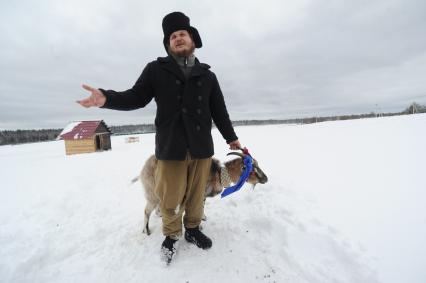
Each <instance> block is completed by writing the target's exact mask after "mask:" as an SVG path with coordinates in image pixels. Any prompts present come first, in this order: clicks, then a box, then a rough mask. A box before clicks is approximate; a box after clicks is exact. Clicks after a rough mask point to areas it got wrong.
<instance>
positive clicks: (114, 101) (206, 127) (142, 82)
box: [100, 56, 238, 160]
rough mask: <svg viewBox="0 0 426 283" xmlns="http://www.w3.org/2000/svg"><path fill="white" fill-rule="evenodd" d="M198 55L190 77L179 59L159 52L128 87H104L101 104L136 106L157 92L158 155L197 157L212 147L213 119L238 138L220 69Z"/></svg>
mask: <svg viewBox="0 0 426 283" xmlns="http://www.w3.org/2000/svg"><path fill="white" fill-rule="evenodd" d="M209 69H210V66H209V65H207V64H203V63H200V62H199V61H198V60H196V63H195V65H194V66H193V67H192V71H191V74H190V76H189V78H188V79H185V76H184V74H183V72H182V70H181V69H180V68H179V66H178V64H177V63H176V61H175V60H174V59H173V58H172V57H170V56H168V57H160V58H158V59H157V60H156V61H153V62H150V63H148V65H147V66H146V67H145V69H144V70H143V72H142V74H141V75H140V77H139V78H138V80H137V81H136V83H135V85H134V86H133V87H132V88H131V89H128V90H126V91H122V92H117V91H113V90H103V89H100V90H101V91H102V93H103V94H104V95H105V96H106V103H105V105H104V106H103V108H108V109H116V110H134V109H138V108H142V107H145V106H146V105H147V104H148V103H149V102H150V101H151V100H152V99H153V98H154V100H155V102H156V104H157V113H156V117H155V126H156V135H155V155H156V157H157V158H158V159H160V160H183V159H185V157H186V154H187V151H189V152H190V153H191V155H192V156H193V157H194V158H207V157H211V156H212V155H213V153H214V149H213V139H212V135H211V128H212V119H213V121H214V123H215V124H216V126H217V128H218V129H219V131H220V133H221V134H222V136H223V138H224V139H225V140H226V142H227V143H230V142H232V141H234V140H237V139H238V138H237V136H236V134H235V131H234V129H233V127H232V123H231V120H230V119H229V115H228V111H227V110H226V106H225V101H224V98H223V95H222V92H221V90H220V87H219V83H218V81H217V78H216V75H215V74H214V73H213V72H211V71H210V70H209Z"/></svg>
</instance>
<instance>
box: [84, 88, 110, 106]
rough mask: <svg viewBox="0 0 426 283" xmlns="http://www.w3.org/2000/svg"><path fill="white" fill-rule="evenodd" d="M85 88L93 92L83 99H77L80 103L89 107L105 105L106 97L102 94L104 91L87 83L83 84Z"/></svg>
mask: <svg viewBox="0 0 426 283" xmlns="http://www.w3.org/2000/svg"><path fill="white" fill-rule="evenodd" d="M83 88H84V89H85V90H87V91H90V92H91V94H90V96H89V97H87V98H85V99H82V100H77V103H78V104H80V105H81V106H83V107H86V108H89V107H94V106H96V107H102V106H104V104H105V102H106V97H105V95H103V94H102V92H101V91H100V90H99V89H97V88H93V87H91V86H88V85H85V84H83Z"/></svg>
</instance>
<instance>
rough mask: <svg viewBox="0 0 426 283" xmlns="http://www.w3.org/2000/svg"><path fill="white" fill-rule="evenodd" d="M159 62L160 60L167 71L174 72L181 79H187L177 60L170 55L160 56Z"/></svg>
mask: <svg viewBox="0 0 426 283" xmlns="http://www.w3.org/2000/svg"><path fill="white" fill-rule="evenodd" d="M157 61H158V62H160V63H161V64H160V66H161V67H162V68H164V69H166V70H167V71H169V72H171V73H172V74H174V75H175V76H176V77H178V78H179V79H180V80H181V81H185V76H184V74H183V72H182V70H181V69H180V68H179V65H178V64H177V63H176V61H175V60H174V59H173V58H171V57H170V56H167V57H159V58H158V59H157Z"/></svg>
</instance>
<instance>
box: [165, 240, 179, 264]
mask: <svg viewBox="0 0 426 283" xmlns="http://www.w3.org/2000/svg"><path fill="white" fill-rule="evenodd" d="M177 241H178V240H175V239H172V238H170V237H169V236H167V237H166V238H165V239H164V241H163V243H162V244H161V259H162V260H163V261H165V262H166V263H167V264H170V262H172V259H173V256H174V255H175V253H176V245H175V244H176V242H177Z"/></svg>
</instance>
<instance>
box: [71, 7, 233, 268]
mask: <svg viewBox="0 0 426 283" xmlns="http://www.w3.org/2000/svg"><path fill="white" fill-rule="evenodd" d="M162 27H163V34H164V39H163V45H164V47H165V49H166V51H167V53H168V56H167V57H159V58H157V60H155V61H153V62H150V63H148V64H147V66H146V67H145V68H144V70H143V72H142V74H141V75H140V77H139V78H138V80H137V81H136V83H135V85H134V86H133V87H132V88H130V89H128V90H126V91H121V92H118V91H114V90H104V89H97V88H93V87H90V86H88V85H83V88H84V89H86V90H88V91H90V92H91V95H90V96H89V97H88V98H86V99H83V100H80V101H77V102H78V103H79V104H80V105H82V106H84V107H93V106H96V107H101V108H108V109H115V110H134V109H138V108H143V107H145V106H146V105H147V104H148V103H149V102H150V101H151V100H152V99H154V100H155V102H156V104H157V113H156V117H155V127H156V135H155V156H156V157H157V159H158V165H157V170H156V172H155V193H156V194H157V196H158V197H159V199H160V200H161V204H160V210H161V213H162V222H163V234H164V236H165V239H164V241H163V243H162V245H161V255H162V259H163V260H164V261H166V262H167V263H170V262H171V261H172V259H173V256H174V255H175V253H176V247H177V245H176V244H177V242H178V240H179V238H180V237H181V236H182V222H183V226H184V227H185V234H184V235H185V239H186V240H187V241H188V242H190V243H193V244H195V245H196V246H198V247H199V248H202V249H209V248H211V246H212V241H211V239H210V238H209V237H207V236H206V235H205V234H204V233H202V232H201V231H200V229H199V225H200V222H201V218H202V216H203V212H204V211H203V210H204V190H205V186H206V184H207V178H208V176H209V170H210V166H211V158H212V156H213V153H214V151H213V139H212V135H211V129H212V120H213V121H214V123H215V124H216V126H217V128H218V129H219V131H220V133H221V134H222V136H223V138H224V139H225V140H226V142H227V143H228V144H229V147H230V149H238V148H241V144H240V142H239V141H238V137H237V136H236V134H235V131H234V128H233V126H232V123H231V120H230V118H229V115H228V112H227V109H226V106H225V101H224V98H223V95H222V92H221V90H220V87H219V83H218V80H217V78H216V75H215V74H214V73H213V72H212V71H210V70H209V69H210V66H209V65H207V64H203V63H200V61H199V60H198V59H197V58H196V57H195V55H194V50H195V48H201V47H202V42H201V37H200V35H199V33H198V30H197V29H196V28H194V27H192V26H191V25H190V20H189V18H188V17H187V16H186V15H185V14H183V13H181V12H173V13H170V14H168V15H166V16H165V17H164V19H163V22H162ZM182 218H183V221H182Z"/></svg>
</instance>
